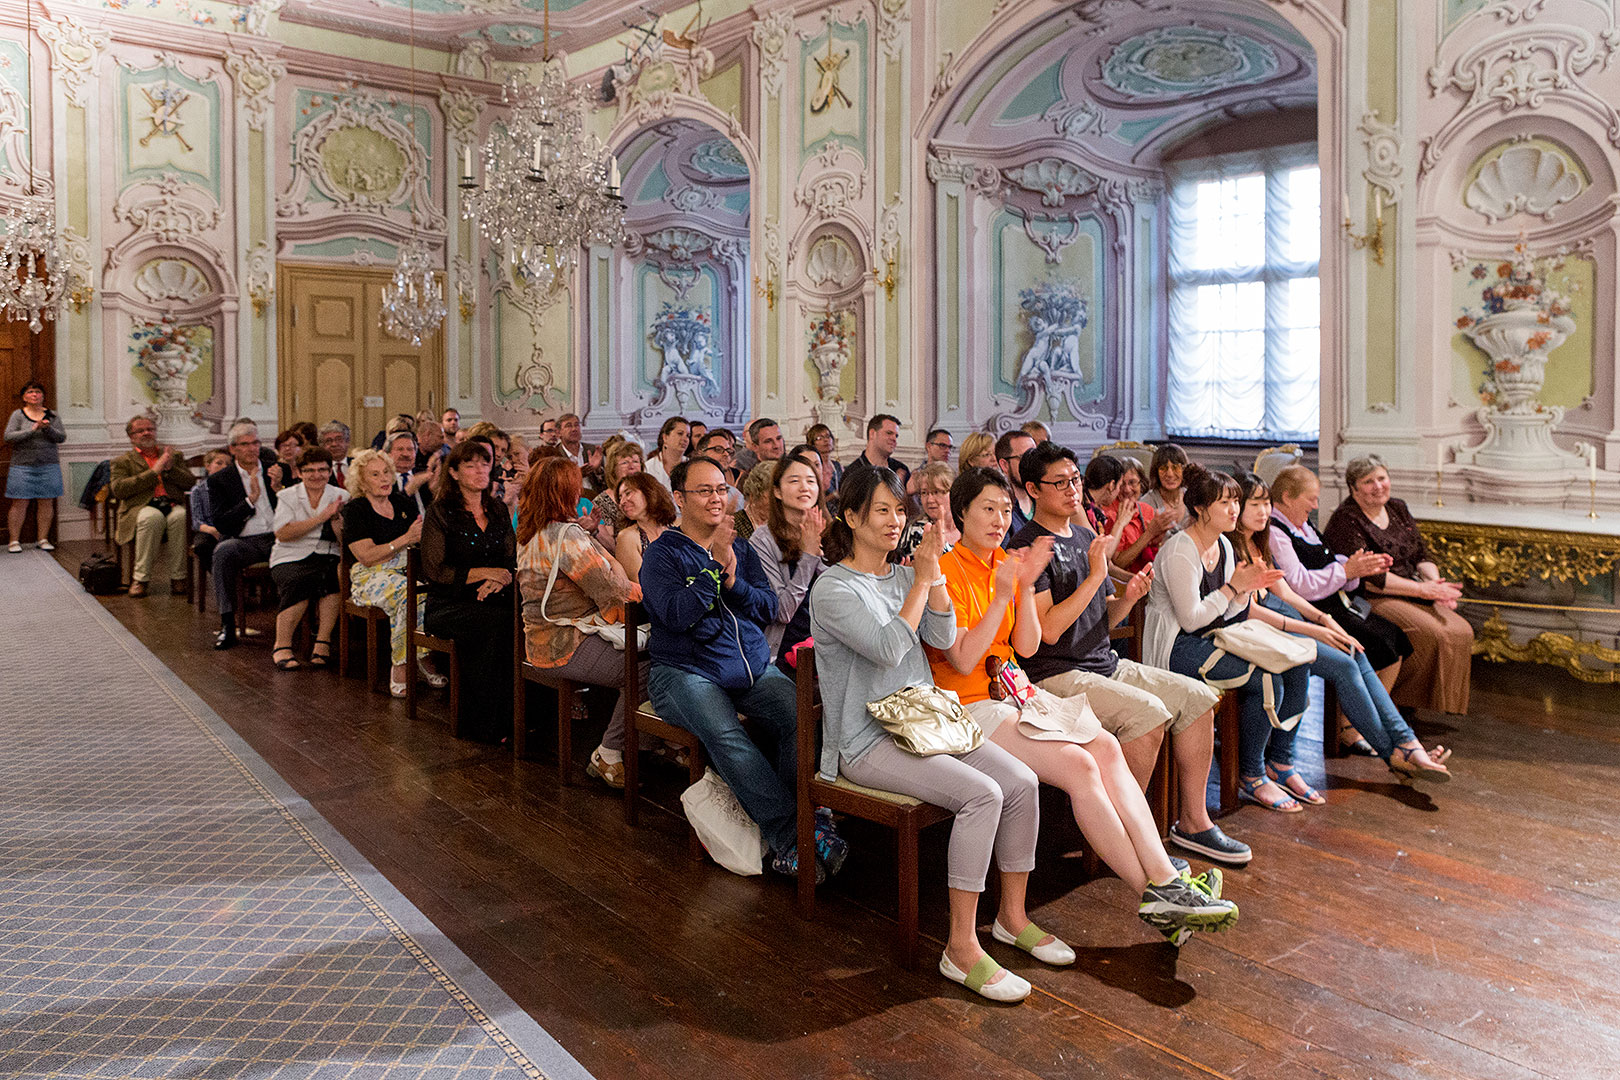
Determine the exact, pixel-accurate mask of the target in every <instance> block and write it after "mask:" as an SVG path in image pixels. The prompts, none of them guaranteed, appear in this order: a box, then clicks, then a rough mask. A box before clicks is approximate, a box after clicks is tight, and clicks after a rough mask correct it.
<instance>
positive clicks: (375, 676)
mask: <svg viewBox="0 0 1620 1080" xmlns="http://www.w3.org/2000/svg"><path fill="white" fill-rule="evenodd" d="M353 565H354V553H353V552H351V551H350V550H349V546H348V545H347V544H345V545H343V555H342V558H341V559H340V560H339V562H338V591H339V593H340V595H342V597H343V608H342V610H341V611H340V612H339V613H338V671H339V672H340V673H342V674H343V675H344V676H345V677H347V676H348V674H349V671H350V666H349V648H350V634H351V632H352V630H353V621H354V620H355V619H363V620H364V621H365V624H366V685H368V686H369V687H371V690H372V692H373V693H377V694H386V693H387V692H388V682H389V679H388V669H389V668H390V667H392V666H393V665H392V664H384V663H383V662H382V661H381V659H380V658H379V656H378V651H379V650H381V651H382V652H383V653H384V654H388V651H389V644H388V642H389V634H388V631H389V626H388V611H387V610H386V609H384V608H380V607H373V606H371V605H370V604H357V603H355V602H354V600H353V599H352V598H351V597H350V595H349V572H350V569H351V568H352V567H353ZM390 659H392V657H391V656H390ZM406 660H407V663H408V662H409V656H407V658H406Z"/></svg>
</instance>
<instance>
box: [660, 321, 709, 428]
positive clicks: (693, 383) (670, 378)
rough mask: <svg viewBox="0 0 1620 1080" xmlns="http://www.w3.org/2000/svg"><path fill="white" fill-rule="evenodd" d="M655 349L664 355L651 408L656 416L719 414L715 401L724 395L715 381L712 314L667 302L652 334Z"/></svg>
mask: <svg viewBox="0 0 1620 1080" xmlns="http://www.w3.org/2000/svg"><path fill="white" fill-rule="evenodd" d="M649 334H650V336H651V338H652V343H653V347H654V348H656V349H658V350H659V351H660V352H662V353H663V355H664V364H663V368H662V369H661V370H660V371H659V373H658V378H657V379H656V380H654V385H655V386H656V387H657V388H658V396H657V397H656V398H655V399H654V400H653V403H652V404H651V405H650V406H649V407H648V408H649V411H650V412H652V413H655V414H656V413H658V412H662V411H664V410H666V409H670V410H679V411H680V412H681V413H683V414H685V415H689V416H705V415H708V414H710V413H715V412H718V411H719V407H718V406H717V405H715V403H714V399H715V398H717V397H719V395H720V385H719V383H717V382H716V381H715V378H714V369H713V368H712V367H711V366H710V365H711V362H712V361H713V359H714V356H713V348H714V344H713V343H714V327H713V325H712V324H711V322H710V319H709V313H708V312H707V311H701V310H699V309H697V308H691V307H677V306H675V305H674V304H671V303H669V302H667V301H666V302H665V303H664V305H663V306H662V307H661V308H659V309H658V315H657V317H656V318H654V319H653V323H652V326H651V328H650V330H649Z"/></svg>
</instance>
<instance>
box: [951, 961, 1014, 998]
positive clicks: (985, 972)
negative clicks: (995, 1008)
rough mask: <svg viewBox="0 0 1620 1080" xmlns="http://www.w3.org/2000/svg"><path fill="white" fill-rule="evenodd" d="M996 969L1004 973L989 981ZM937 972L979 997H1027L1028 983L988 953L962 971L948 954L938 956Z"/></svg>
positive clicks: (993, 976)
mask: <svg viewBox="0 0 1620 1080" xmlns="http://www.w3.org/2000/svg"><path fill="white" fill-rule="evenodd" d="M998 971H1000V972H1004V974H1003V975H1002V976H1001V978H1000V979H997V980H996V981H995V982H990V981H989V980H990V979H993V978H995V975H996V972H998ZM939 973H940V974H941V975H943V976H945V977H946V978H947V979H949V980H951V982H953V983H960V984H961V985H962V986H965V987H967V989H969V990H971V991H973V992H974V993H975V994H978V995H979V996H980V997H985V998H989V999H990V1000H991V1001H1023V1000H1024V999H1025V998H1027V997H1029V992H1030V985H1029V983H1028V982H1027V981H1026V980H1025V979H1023V978H1021V977H1020V976H1018V975H1014V974H1013V973H1012V972H1010V971H1007V970H1006V969H1005V968H1003V967H1002V966H1001V965H1000V964H998V963H996V962H995V961H994V960H992V959H991V958H990V956H989V955H988V954H986V955H984V956H981V957H980V958H979V962H978V963H977V964H974V965H973V970H972V971H969V972H963V971H962V970H961V969H959V968H958V967H957V966H956V965H955V964H953V963H951V958H950V957H949V956H941V957H940V958H939Z"/></svg>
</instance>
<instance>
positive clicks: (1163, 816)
mask: <svg viewBox="0 0 1620 1080" xmlns="http://www.w3.org/2000/svg"><path fill="white" fill-rule="evenodd" d="M1146 629H1147V611H1146V606H1145V603H1139V604H1137V605H1136V606H1135V607H1133V608H1131V614H1130V616H1129V617H1128V618H1127V619H1126V620H1125V621H1124V622H1122V623H1120V624H1119V625H1118V626H1116V627H1114V628H1113V629H1112V630H1110V631H1109V632H1108V637H1109V640H1110V642H1111V643H1112V644H1113V646H1114V649H1115V651H1116V652H1121V653H1122V654H1123V655H1125V658H1126V659H1128V660H1130V661H1132V662H1133V663H1138V664H1139V663H1141V662H1142V638H1143V635H1144V634H1145V633H1146ZM1178 784H1179V780H1178V778H1177V774H1176V758H1175V755H1174V754H1172V753H1171V752H1170V736H1169V735H1166V736H1165V737H1164V738H1163V739H1161V740H1159V759H1158V761H1157V762H1156V763H1155V764H1154V766H1153V775H1152V777H1151V778H1150V779H1149V780H1148V787H1147V801H1148V807H1149V808H1150V809H1152V811H1153V823H1154V824H1155V825H1157V826H1158V828H1159V835H1160V836H1165V835H1168V833H1169V832H1170V826H1171V825H1172V824H1173V823H1174V822H1175V820H1176V816H1177V813H1178V811H1179V806H1178V802H1177V799H1176V792H1177V791H1178V790H1179V788H1178ZM1095 861H1096V855H1095V854H1094V853H1093V852H1092V851H1091V849H1090V848H1089V847H1088V848H1087V849H1086V873H1087V874H1088V875H1094V874H1095V873H1096V866H1095Z"/></svg>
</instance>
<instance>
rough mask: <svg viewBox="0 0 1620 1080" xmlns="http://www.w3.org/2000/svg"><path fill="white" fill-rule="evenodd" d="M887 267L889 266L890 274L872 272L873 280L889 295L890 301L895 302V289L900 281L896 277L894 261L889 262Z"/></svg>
mask: <svg viewBox="0 0 1620 1080" xmlns="http://www.w3.org/2000/svg"><path fill="white" fill-rule="evenodd" d="M886 265H887V266H888V270H889V272H888V273H887V274H882V273H880V272H878V271H877V270H873V271H872V280H873V281H875V282H877V284H878V285H879V286H880V287H881V288H882V289H883V291H884V292H885V293H887V294H888V297H889V299H890V300H893V299H894V287H895V286H896V285H898V284H899V281H898V280H897V279H896V278H895V276H894V260H893V259H890V260H888V262H887V263H886Z"/></svg>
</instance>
